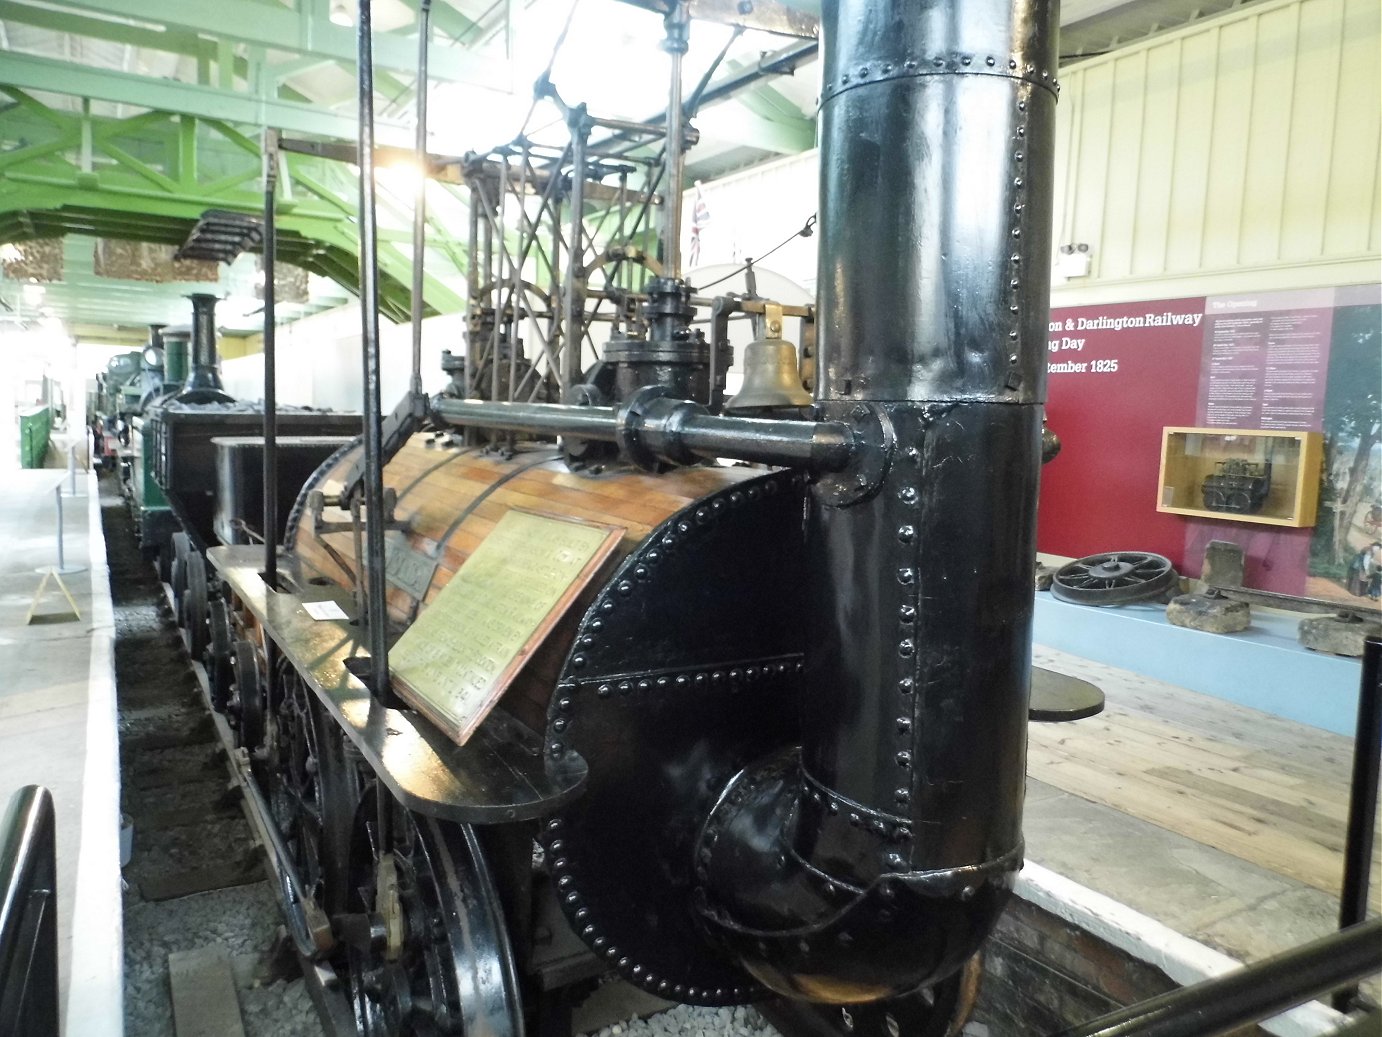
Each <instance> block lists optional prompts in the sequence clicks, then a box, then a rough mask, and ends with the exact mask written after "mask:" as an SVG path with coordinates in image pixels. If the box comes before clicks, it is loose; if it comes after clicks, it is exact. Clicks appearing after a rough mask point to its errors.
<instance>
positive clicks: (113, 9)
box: [60, 0, 506, 86]
mask: <svg viewBox="0 0 1382 1037" xmlns="http://www.w3.org/2000/svg"><path fill="white" fill-rule="evenodd" d="M60 6H62V7H64V8H71V9H74V10H84V11H92V12H96V13H99V14H104V15H108V16H111V17H116V18H129V19H132V20H134V21H136V22H141V23H145V24H147V23H153V24H155V25H163V26H166V27H167V28H168V29H169V30H171V31H177V32H194V33H197V34H199V35H203V36H208V37H211V38H213V39H223V40H231V41H234V42H236V43H248V44H252V45H256V46H260V47H265V48H268V49H270V50H277V51H291V52H294V53H297V54H301V55H309V56H318V57H324V58H332V59H334V60H336V61H344V62H347V63H352V64H353V63H354V61H355V30H354V29H353V28H348V27H345V26H340V25H334V24H332V23H331V22H330V21H329V20H327V19H325V18H322V17H321V16H320V15H319V14H317V13H316V12H315V11H313V10H311V5H306V4H304V5H303V7H302V10H300V11H294V10H292V9H290V8H288V7H284V6H282V5H280V4H276V3H273V4H261V3H251V2H247V0H62V2H61V5H60ZM374 60H375V65H376V67H377V68H378V69H380V70H383V71H390V72H404V73H407V72H413V71H415V70H416V68H417V41H416V39H415V38H413V37H412V36H410V35H409V34H408V33H407V32H406V31H405V32H402V33H387V32H377V33H375V36H374ZM428 71H429V75H430V76H431V77H432V78H433V79H437V80H441V81H449V82H458V83H475V84H478V85H482V86H483V85H487V84H490V83H502V82H505V81H506V72H505V65H504V64H503V63H502V62H497V61H495V60H493V59H490V58H486V57H482V56H480V55H477V54H471V53H467V52H465V51H463V50H460V49H458V48H454V47H444V46H438V45H436V44H433V45H432V47H431V48H430V54H429V56H428Z"/></svg>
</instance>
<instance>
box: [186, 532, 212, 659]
mask: <svg viewBox="0 0 1382 1037" xmlns="http://www.w3.org/2000/svg"><path fill="white" fill-rule="evenodd" d="M183 572H184V574H185V577H186V581H187V587H186V589H185V590H184V591H183V593H182V611H181V613H180V615H179V617H178V618H179V619H180V620H181V622H182V625H183V626H184V627H185V628H186V629H187V638H188V641H189V645H188V648H189V650H190V651H191V653H192V658H193V659H200V658H201V657H202V653H203V652H205V651H206V646H207V643H208V642H209V641H210V639H211V638H210V634H209V632H208V630H207V625H206V621H207V609H208V607H209V605H210V598H211V592H210V588H209V587H208V585H207V580H206V559H205V558H204V557H202V555H201V554H200V553H199V552H197V551H191V552H189V553H188V555H187V560H186V561H185V562H184V563H183Z"/></svg>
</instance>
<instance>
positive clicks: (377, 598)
mask: <svg viewBox="0 0 1382 1037" xmlns="http://www.w3.org/2000/svg"><path fill="white" fill-rule="evenodd" d="M356 10H357V18H356V22H355V25H356V43H357V46H358V58H357V61H358V63H359V88H360V141H359V155H360V338H361V346H362V348H361V362H362V364H363V367H364V379H363V382H364V401H363V403H364V406H363V408H362V410H363V417H364V443H365V479H364V505H365V509H364V510H365V569H366V572H367V573H368V585H367V592H368V594H367V599H366V616H365V622H366V629H367V633H368V637H369V652H370V683H371V685H372V686H371V688H370V690H371V691H372V692H374V694H375V695H376V696H378V698H379V700H380V702H382V703H383V704H384V705H386V706H388V705H392V704H393V694H392V692H391V690H390V688H389V629H388V622H389V616H388V602H387V601H386V600H385V596H384V595H385V589H386V588H385V583H384V472H383V468H382V467H381V459H382V458H383V455H384V452H383V439H384V433H383V427H382V425H383V421H382V418H381V414H380V408H381V404H380V386H379V228H378V225H377V223H376V221H375V185H374V55H373V50H372V44H373V32H372V31H371V25H370V0H359V2H358V4H357V6H356Z"/></svg>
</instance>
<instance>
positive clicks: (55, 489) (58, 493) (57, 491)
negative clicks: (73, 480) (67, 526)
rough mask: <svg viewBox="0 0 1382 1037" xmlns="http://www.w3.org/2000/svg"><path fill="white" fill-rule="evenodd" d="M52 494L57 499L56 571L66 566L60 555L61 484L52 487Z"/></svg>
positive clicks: (65, 561)
mask: <svg viewBox="0 0 1382 1037" xmlns="http://www.w3.org/2000/svg"><path fill="white" fill-rule="evenodd" d="M53 496H55V497H56V498H57V499H58V572H62V571H63V570H64V569H66V568H67V560H66V559H65V558H64V557H63V555H62V484H61V483H59V484H58V485H57V486H54V487H53Z"/></svg>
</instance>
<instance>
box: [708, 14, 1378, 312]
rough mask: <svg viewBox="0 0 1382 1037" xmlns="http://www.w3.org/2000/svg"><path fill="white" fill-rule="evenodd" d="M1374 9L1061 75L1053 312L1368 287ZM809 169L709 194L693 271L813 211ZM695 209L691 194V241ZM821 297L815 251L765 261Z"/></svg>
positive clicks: (776, 172)
mask: <svg viewBox="0 0 1382 1037" xmlns="http://www.w3.org/2000/svg"><path fill="white" fill-rule="evenodd" d="M1380 23H1382V5H1379V3H1378V0H1268V2H1263V3H1259V4H1254V5H1253V6H1251V7H1248V8H1245V9H1242V10H1240V11H1236V12H1234V13H1231V14H1228V15H1224V16H1223V17H1219V18H1214V19H1209V20H1206V21H1205V22H1203V23H1200V24H1197V25H1190V26H1188V27H1186V28H1185V29H1182V30H1179V31H1176V32H1173V33H1168V34H1166V35H1164V36H1161V37H1157V38H1155V39H1153V40H1149V41H1147V42H1145V43H1142V44H1139V45H1136V46H1132V47H1127V48H1123V49H1120V50H1118V51H1115V52H1114V53H1112V54H1109V55H1106V56H1104V57H1101V58H1094V59H1091V60H1089V61H1084V62H1081V63H1079V64H1077V65H1073V66H1071V67H1070V68H1068V69H1066V70H1064V71H1063V72H1062V73H1061V80H1062V92H1061V98H1060V103H1059V105H1058V106H1057V109H1056V113H1057V116H1056V118H1057V140H1056V163H1055V177H1056V182H1055V185H1054V188H1055V189H1054V198H1055V203H1054V209H1055V211H1054V231H1053V233H1054V243H1055V245H1056V247H1057V248H1059V246H1060V245H1061V244H1063V243H1066V242H1070V243H1076V242H1085V243H1087V244H1089V245H1090V246H1091V248H1092V250H1093V257H1094V261H1093V267H1092V270H1091V274H1090V276H1089V277H1085V278H1077V279H1072V280H1070V281H1065V280H1063V279H1061V278H1057V279H1056V280H1055V281H1054V282H1053V286H1052V288H1053V302H1054V303H1055V304H1057V305H1077V304H1080V303H1083V302H1096V301H1104V300H1119V299H1124V300H1132V299H1139V298H1144V299H1147V298H1167V297H1173V296H1177V295H1198V294H1216V293H1230V292H1236V291H1269V290H1277V289H1287V288H1307V287H1316V286H1326V285H1335V284H1348V283H1356V282H1367V281H1376V280H1377V279H1378V276H1379V264H1378V260H1379V215H1380V213H1379V199H1378V194H1379V187H1380V186H1382V179H1380V174H1379V160H1378V159H1379V145H1380V143H1382V142H1380V141H1379V122H1380V121H1382V120H1380V119H1379V107H1382V73H1379V60H1378V55H1379V52H1380V51H1382V24H1380ZM816 163H817V156H816V153H815V152H808V153H807V154H805V155H801V156H798V157H795V158H791V159H785V160H782V161H779V162H774V163H771V164H769V165H766V166H760V167H756V168H754V169H752V170H748V171H746V172H745V173H741V174H737V175H734V176H731V177H727V178H724V179H722V180H720V181H716V182H714V183H710V184H706V185H704V186H703V188H702V190H703V192H704V196H705V199H706V202H707V204H708V205H709V207H710V210H711V222H710V223H709V224H708V225H707V226H706V228H705V229H704V230H703V232H702V262H703V263H728V262H739V261H741V260H742V258H743V256H744V255H756V254H761V252H762V251H763V249H765V248H767V247H770V246H771V245H772V244H775V243H776V242H777V241H778V240H780V239H781V238H782V237H783V236H784V235H786V234H787V233H789V232H790V231H791V230H792V224H793V223H794V222H795V221H800V220H801V219H803V218H804V217H805V215H806V214H807V213H810V212H812V211H813V210H814V208H815V205H816V184H817V178H816ZM693 198H694V195H693V194H692V193H688V196H687V206H686V212H687V213H688V226H687V234H688V237H687V239H686V240H687V241H688V242H689V231H690V225H689V224H690V221H689V214H690V213H691V211H692V205H693ZM769 265H771V266H772V267H773V268H774V269H777V270H780V271H781V272H782V273H784V274H787V275H788V276H789V277H792V278H793V279H794V280H798V281H800V282H801V283H803V284H806V285H808V286H814V283H815V239H814V238H813V239H808V240H805V241H803V240H800V239H798V240H797V241H794V242H793V243H792V244H791V245H790V246H789V247H788V248H787V249H784V250H783V252H782V253H779V256H777V257H774V258H773V260H770V261H769Z"/></svg>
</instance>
